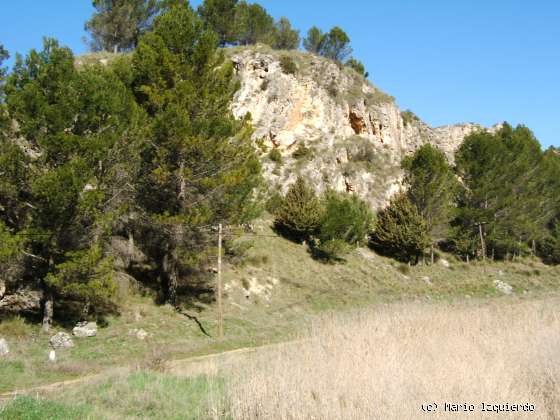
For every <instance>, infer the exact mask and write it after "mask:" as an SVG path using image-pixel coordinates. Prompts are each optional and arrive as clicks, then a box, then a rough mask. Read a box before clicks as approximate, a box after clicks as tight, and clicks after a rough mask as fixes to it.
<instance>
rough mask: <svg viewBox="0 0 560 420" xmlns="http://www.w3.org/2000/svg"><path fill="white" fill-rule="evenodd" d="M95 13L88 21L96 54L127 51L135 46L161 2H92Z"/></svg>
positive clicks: (94, 0) (156, 0) (146, 0)
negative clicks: (101, 51) (97, 52)
mask: <svg viewBox="0 0 560 420" xmlns="http://www.w3.org/2000/svg"><path fill="white" fill-rule="evenodd" d="M93 7H94V8H95V10H96V12H95V13H94V14H93V16H92V17H91V19H90V20H88V21H87V22H86V25H85V29H86V31H88V32H89V33H90V34H91V37H92V40H91V49H92V50H93V51H100V50H105V51H112V52H115V53H117V52H119V51H127V50H130V49H132V48H134V47H135V46H136V44H137V43H138V39H139V38H140V35H142V34H143V33H144V32H146V31H147V30H148V29H149V28H150V26H151V23H152V20H153V17H154V16H155V15H156V13H157V12H158V0H93Z"/></svg>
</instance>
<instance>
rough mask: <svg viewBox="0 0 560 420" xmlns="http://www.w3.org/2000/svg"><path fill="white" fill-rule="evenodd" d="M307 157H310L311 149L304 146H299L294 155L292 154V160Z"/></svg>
mask: <svg viewBox="0 0 560 420" xmlns="http://www.w3.org/2000/svg"><path fill="white" fill-rule="evenodd" d="M308 156H311V149H310V148H309V147H306V146H305V144H300V145H299V146H298V148H297V149H296V150H295V151H294V153H292V157H293V158H294V159H303V158H305V157H308Z"/></svg>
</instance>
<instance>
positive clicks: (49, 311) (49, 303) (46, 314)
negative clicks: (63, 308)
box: [43, 293, 54, 332]
mask: <svg viewBox="0 0 560 420" xmlns="http://www.w3.org/2000/svg"><path fill="white" fill-rule="evenodd" d="M53 306H54V299H53V295H52V293H48V294H47V297H46V299H45V303H44V307H43V331H44V332H49V330H50V328H51V325H52V318H53V311H54V310H53Z"/></svg>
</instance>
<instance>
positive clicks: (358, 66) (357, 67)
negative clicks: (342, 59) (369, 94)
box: [346, 58, 369, 78]
mask: <svg viewBox="0 0 560 420" xmlns="http://www.w3.org/2000/svg"><path fill="white" fill-rule="evenodd" d="M346 66H348V67H350V68H351V69H354V71H355V72H356V73H358V74H359V75H360V76H362V77H365V78H367V77H368V76H369V73H368V72H367V71H366V68H365V66H364V64H363V63H362V62H361V61H359V60H356V59H355V58H351V59H350V60H348V61H347V62H346Z"/></svg>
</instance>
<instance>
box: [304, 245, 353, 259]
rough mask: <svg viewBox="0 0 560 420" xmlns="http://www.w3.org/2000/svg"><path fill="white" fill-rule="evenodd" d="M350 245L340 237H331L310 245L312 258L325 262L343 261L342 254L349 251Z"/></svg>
mask: <svg viewBox="0 0 560 420" xmlns="http://www.w3.org/2000/svg"><path fill="white" fill-rule="evenodd" d="M350 249H351V247H350V245H349V244H348V243H346V242H345V241H343V240H342V239H331V240H328V241H325V242H320V243H318V244H313V245H312V246H311V255H312V256H313V258H315V259H318V260H322V261H325V262H335V261H343V260H344V259H343V256H344V255H346V254H347V253H348V252H349V251H350Z"/></svg>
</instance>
